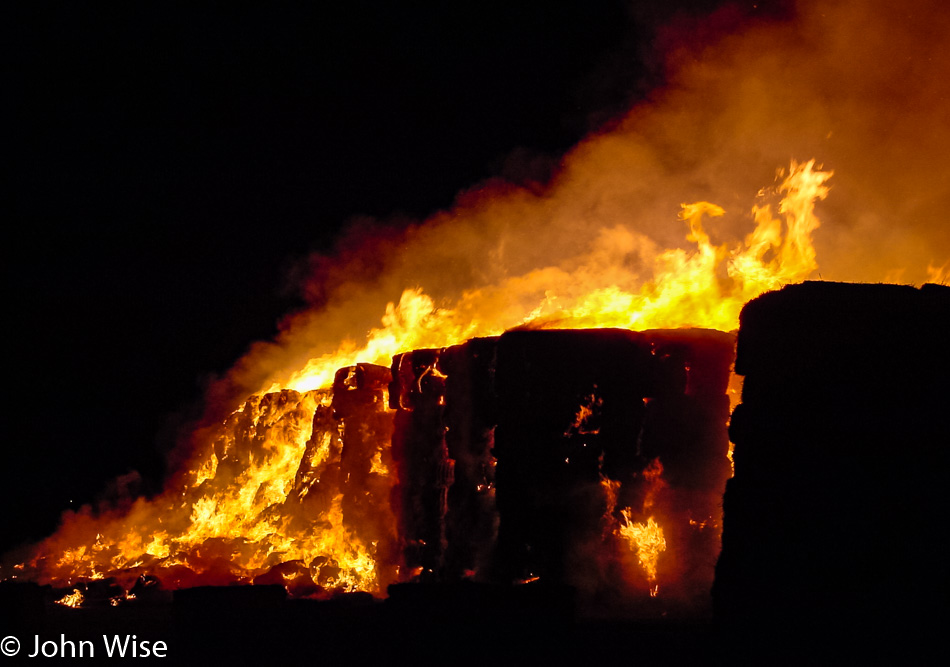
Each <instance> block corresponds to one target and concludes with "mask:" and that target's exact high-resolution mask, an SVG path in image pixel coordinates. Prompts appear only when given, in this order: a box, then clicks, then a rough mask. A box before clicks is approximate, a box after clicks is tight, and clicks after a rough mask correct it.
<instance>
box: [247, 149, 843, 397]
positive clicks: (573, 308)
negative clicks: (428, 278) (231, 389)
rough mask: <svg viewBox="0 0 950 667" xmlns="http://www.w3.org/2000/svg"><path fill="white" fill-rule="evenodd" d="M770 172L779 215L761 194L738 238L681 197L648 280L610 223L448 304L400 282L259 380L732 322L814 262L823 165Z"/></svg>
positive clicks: (302, 382)
mask: <svg viewBox="0 0 950 667" xmlns="http://www.w3.org/2000/svg"><path fill="white" fill-rule="evenodd" d="M779 173H780V176H781V178H782V180H781V182H780V183H779V184H778V186H777V187H775V188H772V189H764V190H763V191H762V192H761V193H760V195H762V196H763V198H764V197H765V196H767V195H770V194H772V193H773V191H774V192H775V193H778V194H780V195H781V196H782V197H781V201H780V203H779V207H778V211H779V216H780V217H778V218H776V217H775V216H774V214H773V210H772V206H771V205H770V204H768V203H763V204H757V205H756V206H754V207H753V209H752V213H753V217H754V220H755V227H754V229H753V230H752V231H751V232H750V233H749V234H748V235H747V236H746V237H745V239H744V241H741V242H738V241H737V242H735V243H733V244H732V245H730V244H727V243H721V244H718V245H717V244H714V243H713V242H712V241H711V239H710V236H709V234H708V233H707V232H706V231H705V229H704V226H703V220H704V218H706V217H712V218H717V217H722V216H723V215H725V211H724V210H723V209H722V208H721V207H719V206H717V205H715V204H711V203H708V202H697V203H693V204H683V205H682V210H681V211H680V214H679V217H680V219H681V220H683V221H685V222H686V224H687V225H688V227H689V234H688V235H687V237H686V238H687V240H688V241H689V242H691V243H693V244H694V246H695V247H694V248H693V249H692V250H684V249H681V248H675V249H670V250H665V251H662V252H657V253H655V254H653V255H652V256H651V257H650V258H649V260H650V263H651V265H652V266H651V270H652V271H651V273H652V275H651V277H649V278H647V279H644V278H643V277H642V276H641V275H640V274H639V273H631V272H627V271H625V270H624V269H623V266H617V264H618V262H620V263H622V262H623V261H624V260H625V259H626V257H625V254H626V253H632V252H634V251H635V250H636V249H637V244H638V240H637V239H636V237H635V236H634V235H633V234H631V233H630V232H629V230H627V229H625V228H623V227H619V226H618V227H607V228H604V229H602V230H601V231H600V234H599V236H598V238H596V239H594V240H593V249H592V250H591V251H590V252H589V253H587V254H586V255H584V256H582V257H580V258H579V259H577V260H576V262H579V265H578V266H576V267H574V268H573V269H571V270H567V269H565V268H563V267H549V268H548V269H543V270H540V271H534V272H530V273H528V274H526V275H524V276H519V277H517V278H510V279H508V280H505V281H503V282H502V283H501V284H498V285H494V286H491V287H489V288H484V289H480V290H468V291H465V292H464V293H463V294H462V296H461V298H460V299H458V301H457V302H456V303H455V304H454V306H439V305H437V304H436V302H435V300H434V299H433V298H432V297H431V296H429V295H427V294H426V293H425V292H424V291H423V290H422V289H421V288H408V289H405V290H404V291H403V293H402V296H401V297H400V299H399V302H398V303H389V304H387V306H386V312H385V314H384V315H383V317H382V326H381V327H379V328H374V329H372V330H370V331H369V333H368V334H367V336H366V342H365V343H364V344H363V345H362V346H361V347H357V346H356V344H355V343H353V342H352V341H348V342H346V343H344V344H343V345H341V346H340V347H339V348H337V349H336V350H335V351H334V352H327V353H324V354H321V355H319V356H314V357H312V358H311V359H310V360H309V361H307V362H306V364H305V365H304V367H303V368H302V369H300V370H297V371H295V372H293V373H291V374H290V376H289V377H288V378H287V379H285V380H282V381H281V380H279V379H278V378H275V379H273V380H272V381H271V382H269V383H268V384H267V385H265V386H266V389H265V391H268V392H273V391H277V390H279V389H280V388H281V387H287V388H291V389H294V390H295V391H309V390H311V389H316V388H320V387H326V386H327V383H328V382H329V381H330V380H331V379H332V377H333V374H334V373H335V372H336V370H337V369H338V368H341V367H343V366H347V365H352V364H354V363H357V362H367V363H374V364H381V365H389V363H390V359H392V357H393V356H394V355H395V354H397V353H399V352H404V351H406V350H412V349H421V348H432V347H435V348H437V347H444V346H448V345H456V344H459V343H461V342H464V341H465V340H467V339H469V338H473V337H475V336H494V335H498V334H501V333H502V332H503V331H505V330H507V329H510V328H513V327H516V326H528V327H532V328H561V329H583V328H592V327H619V328H627V329H634V330H642V329H652V328H679V327H705V328H710V329H719V330H720V331H731V330H734V329H736V328H738V325H739V311H740V310H741V309H742V306H743V305H744V304H745V303H746V301H748V300H750V299H752V298H754V297H756V296H758V295H759V294H761V293H763V292H765V291H768V290H770V289H774V288H776V287H780V286H781V285H784V284H788V283H794V282H800V281H801V280H804V279H805V278H807V277H808V276H809V275H810V274H811V273H812V272H813V271H814V270H815V269H816V268H817V263H816V261H815V250H814V247H813V246H812V244H811V234H812V232H813V231H814V230H815V229H817V228H818V226H819V220H818V218H817V216H816V215H815V210H814V206H815V202H816V201H818V200H821V199H824V198H825V197H826V196H827V194H828V190H829V188H828V186H827V185H826V182H827V180H828V179H829V178H831V176H832V174H833V172H831V171H823V170H822V169H820V168H819V167H817V166H816V164H815V161H814V160H810V161H808V162H805V163H803V164H798V163H796V162H792V163H791V167H790V169H789V171H788V174H787V175H785V174H784V172H783V171H780V172H779ZM783 222H784V226H783ZM783 227H784V233H783ZM539 282H543V283H545V284H547V285H549V287H547V288H545V289H544V290H543V294H542V295H541V296H540V298H539V299H538V300H536V301H535V302H534V303H530V304H527V305H526V306H525V307H524V309H523V310H521V309H519V310H518V311H515V312H511V313H508V314H507V315H508V316H507V317H505V316H504V314H503V316H502V317H500V318H499V317H498V315H497V312H496V310H495V309H496V306H497V305H498V304H497V298H498V295H499V294H505V295H506V299H509V300H511V301H514V302H521V301H522V300H523V298H527V297H528V295H530V294H531V293H533V292H534V291H536V287H537V284H538V283H539ZM555 286H557V287H555ZM578 286H580V287H578Z"/></svg>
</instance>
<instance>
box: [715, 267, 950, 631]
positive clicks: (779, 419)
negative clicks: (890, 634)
mask: <svg viewBox="0 0 950 667" xmlns="http://www.w3.org/2000/svg"><path fill="white" fill-rule="evenodd" d="M948 324H950V289H948V288H945V287H944V288H941V287H939V286H928V287H927V288H926V289H921V290H917V289H914V288H912V287H906V286H895V285H846V284H836V283H805V284H803V285H796V286H790V287H786V288H784V289H782V290H780V291H777V292H771V293H769V294H766V295H763V296H762V297H759V298H757V299H755V300H753V301H752V302H750V303H749V304H747V305H746V307H745V309H744V310H743V312H742V316H741V327H740V330H739V336H738V351H737V359H736V370H737V372H740V373H743V374H745V375H746V378H745V384H744V387H743V395H742V401H743V402H742V404H741V405H740V406H738V407H737V408H736V410H735V412H734V414H733V416H732V423H731V426H730V434H731V437H732V440H733V442H734V443H735V454H734V457H735V465H736V476H735V477H734V478H733V479H731V480H730V481H729V483H728V485H727V490H726V494H725V497H724V517H725V523H724V532H723V541H722V554H721V557H720V560H719V563H718V565H717V570H716V582H715V586H714V594H715V603H716V611H717V615H718V617H719V618H720V619H722V620H724V621H728V622H730V623H732V624H734V625H736V626H742V625H748V626H753V627H755V628H756V631H761V630H762V629H763V627H768V628H775V627H786V628H791V629H792V630H791V631H796V629H801V628H803V627H805V626H807V627H808V628H809V629H811V628H814V627H817V626H821V625H822V624H823V623H827V624H831V626H834V627H838V628H840V627H841V626H840V624H841V621H842V619H847V620H848V622H849V623H851V624H852V625H853V627H860V626H862V624H870V625H871V626H873V627H878V628H879V627H881V626H882V625H887V624H893V623H898V622H899V623H902V624H903V623H904V622H905V621H906V620H907V619H916V620H915V621H914V622H915V623H916V622H921V621H923V620H924V619H926V618H928V617H929V615H930V614H932V613H934V611H937V612H939V613H944V612H946V599H947V593H948V587H947V583H948V576H947V574H948V570H947V562H948V556H950V554H948V553H947V548H946V546H944V544H945V542H944V541H943V539H942V537H939V533H940V531H939V529H938V526H940V525H941V524H942V523H943V522H944V520H945V516H946V511H947V509H948V504H947V494H946V490H945V481H944V479H943V478H944V476H945V474H946V470H947V451H948V450H947V445H948V443H950V428H948V424H950V422H948V420H947V418H946V416H945V414H946V413H945V411H946V406H947V405H950V395H948V390H947V377H948V375H947V371H948V368H950V363H948V361H950V358H948V346H947V340H948V334H947V332H948V330H950V329H948ZM936 599H942V602H941V603H940V605H939V608H938V609H937V610H935V609H934V602H935V600H936Z"/></svg>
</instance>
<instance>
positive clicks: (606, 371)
mask: <svg viewBox="0 0 950 667" xmlns="http://www.w3.org/2000/svg"><path fill="white" fill-rule="evenodd" d="M649 365H650V352H649V346H648V344H647V343H646V341H645V339H644V337H643V336H642V335H640V334H636V333H634V332H631V331H623V330H616V329H600V330H577V331H559V330H549V331H511V332H508V333H506V334H504V335H502V336H501V338H500V339H499V342H498V351H497V363H496V370H495V390H496V393H497V399H498V405H497V414H498V426H497V427H496V431H495V456H496V458H497V461H498V465H497V470H496V478H497V496H496V500H497V504H498V511H499V520H500V524H499V534H498V551H497V559H496V565H497V567H498V576H499V577H500V578H501V579H503V580H511V579H524V578H529V577H531V576H541V577H544V578H547V579H549V580H550V581H554V582H565V581H567V579H566V577H567V576H568V571H569V570H571V571H572V575H571V576H581V575H580V574H579V573H578V569H582V568H583V565H580V566H579V567H578V568H575V567H573V564H571V563H570V560H571V554H572V552H574V551H575V548H576V547H579V546H581V545H583V544H585V543H586V542H589V541H591V540H593V539H599V531H600V530H601V526H600V522H599V519H600V517H602V516H603V514H604V511H605V509H606V508H605V499H604V496H603V493H602V491H601V488H600V476H601V473H602V471H603V470H605V469H607V468H611V467H612V468H614V469H615V471H614V474H620V471H619V470H618V469H620V468H623V466H624V465H625V464H626V462H628V461H629V460H630V459H631V455H630V453H631V452H635V449H636V445H637V435H638V434H639V432H640V421H641V419H642V405H643V402H642V396H644V395H646V394H647V393H648V392H649V381H650V374H649Z"/></svg>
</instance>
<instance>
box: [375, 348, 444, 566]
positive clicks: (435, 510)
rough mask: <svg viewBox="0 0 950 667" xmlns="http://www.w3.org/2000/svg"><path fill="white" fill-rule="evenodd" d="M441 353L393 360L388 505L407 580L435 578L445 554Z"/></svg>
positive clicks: (418, 352)
mask: <svg viewBox="0 0 950 667" xmlns="http://www.w3.org/2000/svg"><path fill="white" fill-rule="evenodd" d="M440 352H441V350H435V349H426V350H413V351H411V352H405V353H403V354H399V355H396V356H395V357H393V365H392V371H391V375H392V383H391V384H390V405H391V406H392V407H393V408H394V409H395V410H396V414H395V416H394V419H393V428H394V430H393V438H392V456H393V461H394V462H395V465H396V471H397V479H398V482H397V484H396V487H395V488H394V489H393V504H394V506H395V507H397V508H398V510H397V511H398V515H399V516H398V521H399V534H400V537H401V539H402V542H403V545H404V546H403V558H404V561H405V565H406V570H407V571H408V572H409V573H410V576H412V577H419V576H422V577H423V578H435V577H438V575H439V573H440V572H441V570H442V564H443V556H444V551H445V513H446V505H447V494H448V488H449V486H451V484H452V464H451V461H450V459H449V456H448V449H447V447H446V444H445V425H444V423H443V419H442V413H443V408H444V404H445V376H444V375H443V374H442V373H441V372H440V371H439V370H438V368H437V362H438V359H439V354H440Z"/></svg>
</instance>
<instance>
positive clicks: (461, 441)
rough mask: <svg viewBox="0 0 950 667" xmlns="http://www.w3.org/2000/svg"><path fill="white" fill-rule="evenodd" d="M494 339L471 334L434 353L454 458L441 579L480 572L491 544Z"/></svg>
mask: <svg viewBox="0 0 950 667" xmlns="http://www.w3.org/2000/svg"><path fill="white" fill-rule="evenodd" d="M497 344H498V339H497V338H475V339H472V340H469V341H467V342H466V343H464V344H462V345H455V346H452V347H448V348H446V349H444V350H443V351H442V354H441V356H440V357H439V362H438V367H439V370H440V371H441V372H442V373H443V374H444V375H445V376H446V379H445V409H444V411H443V420H444V424H445V427H446V432H445V444H446V447H447V449H448V456H449V459H450V460H451V461H453V471H454V481H453V483H452V485H451V487H449V489H448V496H447V512H446V516H445V539H446V552H445V570H444V578H446V579H448V580H450V581H457V580H459V579H461V578H463V577H473V576H474V577H482V576H486V575H487V568H488V565H489V562H490V558H491V554H492V553H493V551H494V546H495V534H496V531H497V527H498V511H497V508H496V507H495V457H494V456H493V454H492V447H493V446H494V435H495V433H494V432H495V400H494V390H493V380H494V371H495V350H496V347H497Z"/></svg>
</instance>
